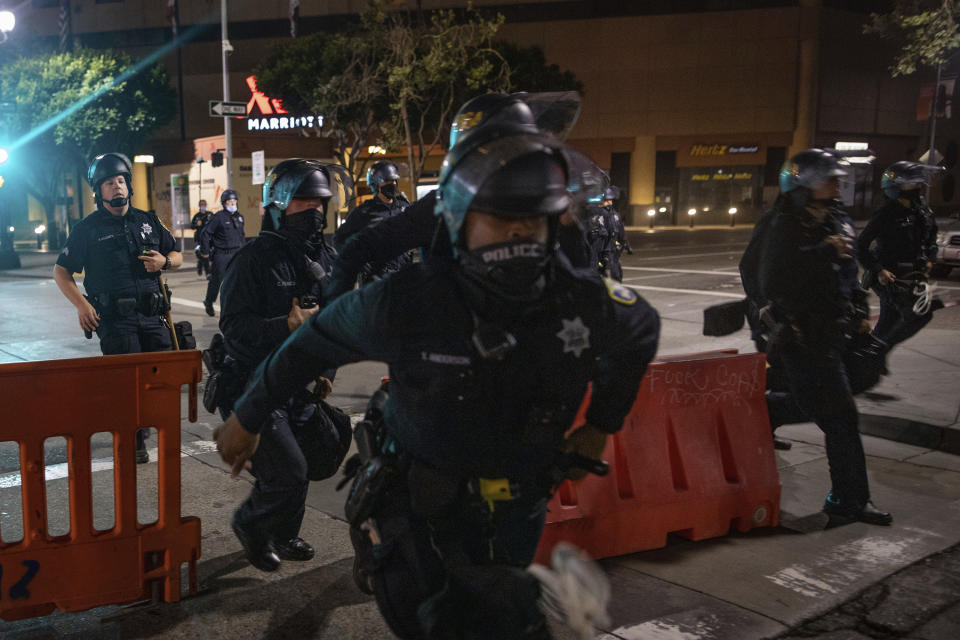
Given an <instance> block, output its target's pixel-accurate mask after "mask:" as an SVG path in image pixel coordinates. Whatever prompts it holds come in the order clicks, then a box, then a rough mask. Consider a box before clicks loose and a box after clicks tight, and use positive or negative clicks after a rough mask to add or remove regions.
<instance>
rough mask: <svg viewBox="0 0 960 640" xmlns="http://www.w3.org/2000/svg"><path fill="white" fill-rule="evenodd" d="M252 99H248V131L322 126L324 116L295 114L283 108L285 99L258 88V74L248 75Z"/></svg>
mask: <svg viewBox="0 0 960 640" xmlns="http://www.w3.org/2000/svg"><path fill="white" fill-rule="evenodd" d="M247 87H248V88H249V89H250V99H249V100H247V118H246V119H247V131H282V130H288V129H300V128H302V127H318V128H319V127H322V126H323V116H321V115H317V114H313V113H307V114H293V113H289V112H288V111H287V110H286V109H284V108H283V101H282V100H279V99H277V98H271V97H270V96H268V95H266V94H265V93H264V92H263V91H260V90H259V89H258V88H257V76H247Z"/></svg>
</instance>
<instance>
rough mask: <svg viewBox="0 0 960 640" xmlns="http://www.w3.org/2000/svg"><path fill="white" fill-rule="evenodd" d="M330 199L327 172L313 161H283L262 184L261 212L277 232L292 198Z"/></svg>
mask: <svg viewBox="0 0 960 640" xmlns="http://www.w3.org/2000/svg"><path fill="white" fill-rule="evenodd" d="M331 197H333V192H332V191H331V190H330V178H329V174H328V173H327V169H326V167H324V166H323V165H322V164H320V163H319V162H317V161H316V160H308V159H306V158H291V159H289V160H284V161H283V162H281V163H279V164H278V165H277V166H275V167H274V168H273V169H271V170H270V173H269V174H268V175H267V178H266V180H265V181H264V183H263V208H264V209H265V210H266V212H267V213H268V214H269V215H270V219H271V222H272V224H273V228H274V229H279V228H280V217H281V216H282V215H283V212H284V211H286V209H287V206H289V204H290V201H291V200H292V199H293V198H326V199H329V198H331Z"/></svg>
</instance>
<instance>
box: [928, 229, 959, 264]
mask: <svg viewBox="0 0 960 640" xmlns="http://www.w3.org/2000/svg"><path fill="white" fill-rule="evenodd" d="M954 267H960V220H957V219H954V218H952V219H951V220H950V221H949V222H947V223H944V224H941V225H940V231H939V233H937V262H936V263H935V264H934V265H933V269H931V275H933V276H934V277H937V278H943V277H946V276H948V275H950V270H951V269H953V268H954Z"/></svg>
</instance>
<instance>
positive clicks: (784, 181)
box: [780, 149, 847, 193]
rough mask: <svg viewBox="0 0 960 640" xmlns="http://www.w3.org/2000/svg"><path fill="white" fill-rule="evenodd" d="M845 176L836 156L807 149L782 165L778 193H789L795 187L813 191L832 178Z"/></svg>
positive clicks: (845, 173) (822, 151) (820, 150)
mask: <svg viewBox="0 0 960 640" xmlns="http://www.w3.org/2000/svg"><path fill="white" fill-rule="evenodd" d="M846 175H847V172H846V171H845V170H844V169H843V167H842V163H841V160H840V159H839V158H837V156H836V154H833V153H830V152H829V151H825V150H823V149H807V150H806V151H801V152H800V153H798V154H797V155H795V156H793V157H792V158H790V159H789V160H787V161H786V162H785V163H784V165H783V168H782V169H781V170H780V192H781V193H790V192H791V191H793V190H794V189H796V188H797V187H802V188H804V189H809V190H811V191H813V190H815V189H819V188H820V187H822V186H824V185H825V184H826V183H827V182H829V181H830V180H832V179H833V178H843V177H844V176H846Z"/></svg>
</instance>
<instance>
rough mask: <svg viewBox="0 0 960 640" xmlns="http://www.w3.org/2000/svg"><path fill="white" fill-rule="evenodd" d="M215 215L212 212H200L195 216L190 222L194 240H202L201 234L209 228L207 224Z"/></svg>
mask: <svg viewBox="0 0 960 640" xmlns="http://www.w3.org/2000/svg"><path fill="white" fill-rule="evenodd" d="M212 215H213V213H211V212H210V211H198V212H197V214H196V215H195V216H193V218H192V219H191V220H190V228H191V229H193V238H194V240H197V241H199V240H200V233H201V232H202V231H203V229H204V227H206V226H207V223H208V222H210V216H212Z"/></svg>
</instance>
